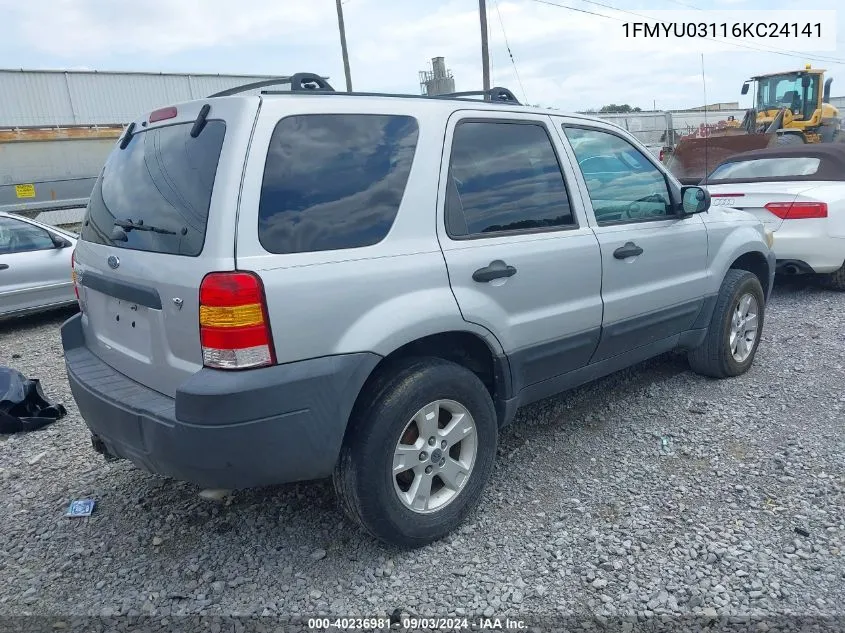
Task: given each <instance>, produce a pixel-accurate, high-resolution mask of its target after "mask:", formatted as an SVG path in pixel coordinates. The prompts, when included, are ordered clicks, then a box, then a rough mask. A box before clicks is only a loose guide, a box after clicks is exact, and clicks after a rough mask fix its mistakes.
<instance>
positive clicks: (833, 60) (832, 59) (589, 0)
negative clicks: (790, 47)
mask: <svg viewBox="0 0 845 633" xmlns="http://www.w3.org/2000/svg"><path fill="white" fill-rule="evenodd" d="M531 1H532V2H537V3H539V4H547V5H549V6H552V7H558V8H559V9H567V10H569V11H577V12H578V13H586V14H588V15H594V16H597V17H600V18H605V19H607V20H616V21H617V22H624V21H625V20H623V19H622V18H617V17H613V16H612V15H605V14H604V13H596V12H595V11H587V10H586V9H579V8H577V7H572V6H569V5H565V4H560V3H557V2H551V0H531ZM581 1H582V2H586V3H588V4H594V5H596V6H599V7H604V8H606V9H611V10H612V11H619V12H620V13H627V14H629V15H633V16H635V17H638V18H643V19H645V20H652V21H655V22H656V21H657V19H656V18H652V17H649V16H646V15H641V14H639V13H633V12H631V11H626V10H625V9H617V8H616V7H613V6H610V5H607V4H602V3H601V2H596V1H595V0H581ZM701 39H704V40H710V41H712V42H717V43H725V44H729V45H730V46H736V47H739V48H747V49H748V50H752V51H757V52H759V53H771V54H773V55H783V56H785V57H795V58H798V59H803V60H808V59H809V60H811V61H818V62H826V63H834V64H845V59H839V58H836V57H830V58H822V57H818V56H813V55H802V54H800V53H799V54H793V53H791V52H786V51H781V50H778V49H772V50H766V49H762V48H757V47H755V46H749V45H747V44H739V43H737V42H732V41H730V40H720V39H714V38H712V37H703V38H701Z"/></svg>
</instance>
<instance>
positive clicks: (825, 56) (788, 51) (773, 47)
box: [619, 0, 842, 63]
mask: <svg viewBox="0 0 845 633" xmlns="http://www.w3.org/2000/svg"><path fill="white" fill-rule="evenodd" d="M666 2H671V3H672V4H677V5H679V6H682V7H688V8H690V9H695V10H696V11H704V9H702V8H701V7H697V6H695V5H694V4H687V3H686V2H681V1H680V0H666ZM619 10H620V11H621V10H622V9H619ZM837 42H838V40H837ZM758 46H762V47H763V48H766V49H771V50H772V51H778V50H780V51H784V52H786V53H795V54H796V55H799V56H801V57H802V58H803V57H804V56H803V55H802V54H801V51H793V50H790V49H788V48H778V47H776V46H768V45H766V44H762V43H761V44H759V45H758ZM818 57H819V61H830V62H833V63H842V62H841V61H840V60H839V59H838V58H836V57H831V56H829V55H819V56H818ZM822 58H827V59H822Z"/></svg>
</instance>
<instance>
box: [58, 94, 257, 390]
mask: <svg viewBox="0 0 845 633" xmlns="http://www.w3.org/2000/svg"><path fill="white" fill-rule="evenodd" d="M205 105H209V106H210V108H204V107H203V106H205ZM258 106H259V99H258V97H244V96H239V97H231V98H216V99H209V100H206V101H196V102H191V103H185V104H178V105H176V106H174V107H169V108H163V109H161V110H157V111H155V112H153V113H151V114H150V116H149V117H147V118H146V119H144V120H138V121H135V122H134V124H130V126H129V127H128V128H127V133H126V134H125V135H124V137H123V138H122V139H121V140H120V141H119V142H118V144H117V145H116V146H115V148H114V150H113V151H112V153H111V155H110V156H109V158H108V160H107V162H106V165H105V167H104V168H103V171H102V173H101V174H100V176H99V178H98V179H97V182H96V184H95V186H94V189H93V191H92V193H91V199H90V202H89V204H88V209H87V213H86V216H85V220H84V221H83V226H82V230H81V232H80V240H79V243H78V245H77V248H76V250H75V252H74V272H75V275H76V278H77V282H78V284H77V290H78V292H79V299H80V305H81V307H82V311H83V319H82V325H83V331H84V334H85V343H86V346H87V347H88V348H89V349H90V350H91V351H92V352H93V353H94V354H96V355H97V356H98V357H99V358H100V359H101V360H103V361H104V362H105V363H107V364H108V365H110V366H111V367H113V368H114V369H115V370H117V371H118V372H120V373H122V374H124V375H126V376H127V377H129V378H131V379H132V380H134V381H136V382H139V383H141V384H143V385H145V386H147V387H149V388H151V389H154V390H156V391H158V392H160V393H163V394H165V395H168V396H170V397H173V396H175V393H176V389H177V388H178V387H179V385H180V384H181V383H182V382H183V381H184V380H185V379H186V378H187V377H188V376H190V375H191V374H194V373H196V372H197V371H198V370H199V369H201V367H202V364H203V359H202V348H201V344H200V333H199V305H198V304H199V288H200V284H201V283H202V280H203V278H204V277H205V275H206V274H207V273H209V272H211V271H221V270H222V271H226V270H233V269H234V265H235V261H234V248H235V247H234V245H235V238H234V235H235V225H236V209H237V205H238V195H239V189H240V182H241V176H242V173H243V164H244V158H245V156H246V151H247V146H248V143H249V137H250V134H251V131H252V127H253V124H254V121H255V117H256V114H257V111H258ZM202 112H205V113H206V116H205V117H204V116H203V115H202Z"/></svg>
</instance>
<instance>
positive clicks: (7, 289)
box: [0, 213, 77, 319]
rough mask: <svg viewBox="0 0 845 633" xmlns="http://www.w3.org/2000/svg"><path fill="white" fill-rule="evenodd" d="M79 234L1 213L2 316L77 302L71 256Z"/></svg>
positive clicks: (0, 295)
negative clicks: (72, 276)
mask: <svg viewBox="0 0 845 633" xmlns="http://www.w3.org/2000/svg"><path fill="white" fill-rule="evenodd" d="M76 239H77V238H76V236H75V235H74V234H73V233H71V232H69V231H63V230H61V229H57V228H55V227H52V226H47V225H45V224H41V223H40V222H36V221H34V220H30V219H27V218H24V217H21V216H18V215H11V214H9V213H0V319H5V318H7V317H13V316H22V315H24V314H30V313H33V312H40V311H42V310H50V309H53V308H59V307H63V306H68V305H72V304H74V303H75V302H76V296H75V294H74V291H73V281H72V279H71V257H72V253H73V248H74V247H75V246H76Z"/></svg>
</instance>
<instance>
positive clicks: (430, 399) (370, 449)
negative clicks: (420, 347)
mask: <svg viewBox="0 0 845 633" xmlns="http://www.w3.org/2000/svg"><path fill="white" fill-rule="evenodd" d="M497 442H498V423H497V421H496V411H495V408H494V406H493V401H492V399H491V397H490V394H489V392H488V391H487V388H486V387H485V386H484V383H482V382H481V380H479V378H478V377H477V376H476V375H475V374H473V373H472V372H471V371H469V370H468V369H466V368H464V367H462V366H460V365H457V364H455V363H452V362H449V361H445V360H442V359H438V358H417V359H408V360H405V361H401V362H400V363H398V364H396V365H394V366H393V367H390V368H389V369H388V370H387V371H385V373H384V374H383V375H382V376H381V377H379V378H377V379H376V380H374V381H373V383H372V384H371V385H370V386H368V387H367V388H366V389H365V391H364V392H362V394H361V396H360V397H359V402H358V404H356V406H355V410H354V411H353V414H352V419H351V420H350V428H349V430H348V432H347V438H346V440H345V442H344V446H343V448H342V449H341V454H340V458H339V459H338V464H337V467H336V468H335V471H334V477H333V481H334V487H335V492H336V493H337V496H338V498H339V500H340V504H341V506H342V508H343V510H344V512H345V513H346V515H347V516H348V517H349V518H351V519H352V520H353V521H355V522H356V523H358V524H359V525H360V526H361V527H363V528H364V529H365V530H366V531H367V532H369V533H370V534H372V535H373V536H375V537H376V538H378V539H380V540H382V541H384V542H386V543H390V544H393V545H399V546H402V547H420V546H423V545H426V544H428V543H431V542H433V541H436V540H438V539H440V538H443V537H444V536H446V535H447V534H449V533H450V532H451V531H452V530H454V529H455V528H456V527H457V526H458V525H459V524H460V523H461V522H462V521H463V520H464V518H465V517H466V515H467V514H468V513H469V512H470V511H471V510H472V509H473V508H474V507H475V506H476V505H477V504H478V502H479V500H480V499H481V495H482V493H483V491H484V487H485V485H486V483H487V480H488V479H489V477H490V473H491V472H492V470H493V462H494V460H495V457H496V444H497Z"/></svg>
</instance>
